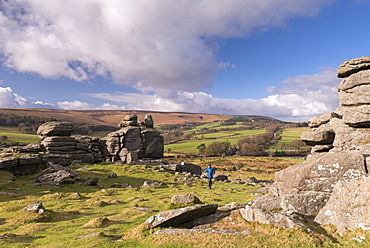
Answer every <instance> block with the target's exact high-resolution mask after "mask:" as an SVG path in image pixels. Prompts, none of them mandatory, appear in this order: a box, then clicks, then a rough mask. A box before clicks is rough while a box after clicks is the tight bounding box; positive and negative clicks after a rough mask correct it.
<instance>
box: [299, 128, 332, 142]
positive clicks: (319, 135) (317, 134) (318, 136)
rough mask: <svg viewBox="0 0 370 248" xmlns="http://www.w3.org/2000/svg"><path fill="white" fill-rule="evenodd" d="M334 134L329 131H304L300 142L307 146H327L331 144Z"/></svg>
mask: <svg viewBox="0 0 370 248" xmlns="http://www.w3.org/2000/svg"><path fill="white" fill-rule="evenodd" d="M334 137H335V134H334V133H333V132H330V131H320V130H313V131H306V132H303V133H302V135H301V140H302V141H303V142H304V143H305V144H307V145H327V144H332V143H333V141H334Z"/></svg>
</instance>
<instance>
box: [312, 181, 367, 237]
mask: <svg viewBox="0 0 370 248" xmlns="http://www.w3.org/2000/svg"><path fill="white" fill-rule="evenodd" d="M369 201H370V177H369V176H362V177H360V178H355V179H352V180H351V181H349V182H348V181H347V182H346V181H341V182H338V183H337V184H336V185H335V187H334V190H333V194H332V196H331V197H330V199H329V201H328V203H327V204H326V205H325V207H323V208H322V209H321V210H320V212H319V213H318V215H317V216H316V218H315V221H316V222H317V223H319V224H333V225H335V226H336V227H337V230H338V231H339V232H340V233H343V232H344V231H346V230H353V229H356V228H362V229H364V230H369V229H370V205H369Z"/></svg>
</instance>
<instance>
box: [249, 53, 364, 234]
mask: <svg viewBox="0 0 370 248" xmlns="http://www.w3.org/2000/svg"><path fill="white" fill-rule="evenodd" d="M338 77H340V78H343V80H342V81H341V83H340V84H339V86H338V97H339V101H340V105H339V106H338V108H337V109H336V110H335V111H334V112H331V113H327V114H324V115H321V116H317V117H314V118H312V119H311V120H309V126H310V127H311V130H310V131H307V132H304V133H303V134H302V136H301V139H302V140H303V141H304V142H305V143H306V144H308V145H311V146H312V150H311V154H310V155H308V156H307V158H306V160H305V161H304V162H302V163H298V164H296V165H294V166H292V167H289V168H287V169H285V170H283V171H280V172H278V173H276V175H275V179H276V180H275V183H274V184H273V186H272V187H270V191H269V194H268V195H265V196H262V197H260V198H257V199H256V200H255V201H253V202H252V207H254V208H262V209H276V208H280V209H282V211H283V212H295V213H299V214H303V215H309V216H316V221H317V222H319V223H322V224H326V223H330V224H334V225H336V226H337V227H338V230H339V231H343V230H346V229H348V228H349V229H353V228H357V227H366V226H370V221H369V219H370V218H369V217H370V215H367V214H366V213H370V207H368V206H367V204H366V205H365V203H360V201H359V200H358V198H356V197H355V195H352V199H353V201H356V204H354V205H353V204H352V205H350V206H352V207H348V206H346V207H338V206H340V205H341V204H343V203H345V202H347V203H348V201H343V200H338V199H340V198H341V197H340V194H342V195H346V194H347V196H348V194H349V193H348V192H353V191H356V192H357V193H358V194H357V195H366V194H367V193H370V190H369V187H365V186H366V185H367V184H368V183H370V178H368V177H367V176H368V171H369V166H370V57H360V58H356V59H352V60H349V61H346V62H344V63H342V64H341V65H340V66H339V68H338ZM356 180H357V181H358V182H359V183H357V184H356V183H353V182H354V181H356ZM333 192H334V193H333ZM338 192H340V193H338ZM338 194H339V196H338ZM357 195H356V196H357ZM356 199H357V200H356ZM347 205H348V204H347ZM359 209H361V211H362V213H364V214H363V215H361V216H360V215H357V217H358V218H356V220H354V221H356V223H354V222H353V221H351V219H350V217H345V216H353V213H355V212H358V211H359ZM364 209H365V210H366V211H365V210H364ZM340 211H345V212H344V213H343V212H340ZM335 216H337V217H338V216H340V217H341V218H337V217H335ZM346 218H347V219H346ZM336 219H340V220H341V221H340V223H339V222H338V221H336ZM344 219H346V220H344ZM342 223H347V224H343V225H342Z"/></svg>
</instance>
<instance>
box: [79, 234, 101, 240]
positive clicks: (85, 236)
mask: <svg viewBox="0 0 370 248" xmlns="http://www.w3.org/2000/svg"><path fill="white" fill-rule="evenodd" d="M97 235H103V234H102V233H91V234H87V235H84V236H80V237H78V239H84V238H88V237H92V236H97Z"/></svg>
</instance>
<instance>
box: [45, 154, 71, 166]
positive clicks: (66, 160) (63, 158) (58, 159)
mask: <svg viewBox="0 0 370 248" xmlns="http://www.w3.org/2000/svg"><path fill="white" fill-rule="evenodd" d="M41 160H42V163H43V164H44V165H46V166H47V164H48V162H51V163H53V164H59V165H63V166H68V165H70V164H71V163H72V161H73V160H75V156H74V155H68V154H46V155H44V156H42V158H41Z"/></svg>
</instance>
